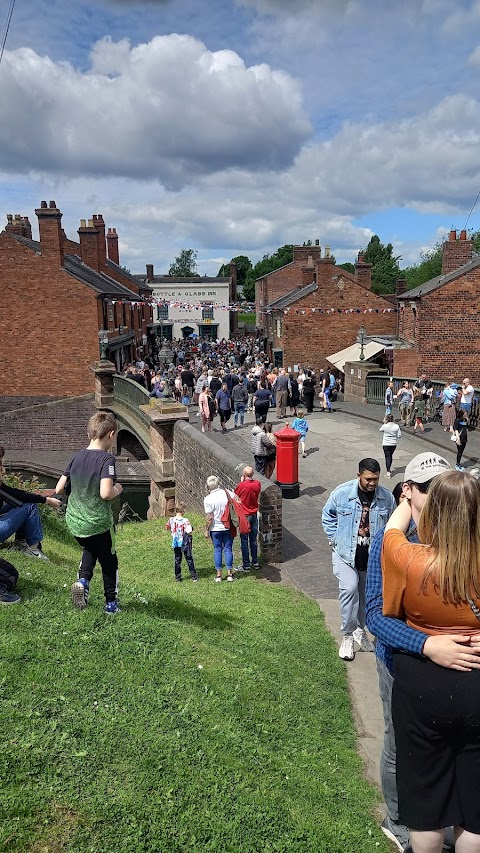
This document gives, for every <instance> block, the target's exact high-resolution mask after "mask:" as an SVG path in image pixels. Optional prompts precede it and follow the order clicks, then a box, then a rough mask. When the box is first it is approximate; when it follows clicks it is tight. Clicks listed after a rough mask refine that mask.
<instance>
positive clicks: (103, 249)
mask: <svg viewBox="0 0 480 853" xmlns="http://www.w3.org/2000/svg"><path fill="white" fill-rule="evenodd" d="M93 224H94V226H95V228H96V229H97V231H98V263H99V264H100V269H101V270H104V269H105V267H106V264H107V244H106V240H105V222H104V221H103V216H102V214H101V213H97V214H95V213H94V214H93Z"/></svg>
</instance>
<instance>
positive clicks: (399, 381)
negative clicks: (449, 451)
mask: <svg viewBox="0 0 480 853" xmlns="http://www.w3.org/2000/svg"><path fill="white" fill-rule="evenodd" d="M390 379H392V381H393V386H394V390H393V393H394V394H396V393H397V391H399V390H400V388H401V387H402V385H403V383H404V382H408V383H409V384H410V387H411V388H413V385H414V383H415V382H416V381H417V379H418V376H417V377H414V378H412V377H411V376H393V377H390V376H388V374H386V373H384V374H382V375H381V376H377V375H375V374H374V373H373V374H369V375H368V376H367V379H366V382H365V397H366V400H367V402H368V403H374V404H376V405H378V406H380V405H382V406H383V404H384V403H385V391H386V390H387V385H388V383H389V382H390ZM430 381H431V383H432V385H433V393H432V417H433V411H435V409H436V407H437V405H438V404H439V400H440V394H441V393H442V391H443V389H444V388H445V385H446V384H447V383H446V382H441V381H439V380H437V379H431V380H430ZM479 421H480V389H479V388H475V394H474V397H473V404H472V411H471V413H470V427H471V429H477V426H478V423H479Z"/></svg>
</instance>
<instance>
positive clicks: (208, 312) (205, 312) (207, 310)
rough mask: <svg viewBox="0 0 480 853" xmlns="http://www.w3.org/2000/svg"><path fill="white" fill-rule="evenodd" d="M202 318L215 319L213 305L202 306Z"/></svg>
mask: <svg viewBox="0 0 480 853" xmlns="http://www.w3.org/2000/svg"><path fill="white" fill-rule="evenodd" d="M202 320H213V306H212V305H210V306H204V307H203V308H202Z"/></svg>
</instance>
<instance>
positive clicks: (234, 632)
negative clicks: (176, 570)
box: [0, 514, 387, 853]
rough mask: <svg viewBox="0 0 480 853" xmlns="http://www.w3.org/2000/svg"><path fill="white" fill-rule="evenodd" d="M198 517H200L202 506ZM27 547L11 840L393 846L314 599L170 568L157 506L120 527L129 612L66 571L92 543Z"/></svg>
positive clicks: (60, 540)
mask: <svg viewBox="0 0 480 853" xmlns="http://www.w3.org/2000/svg"><path fill="white" fill-rule="evenodd" d="M197 528H198V529H200V526H199V524H197ZM45 551H46V552H47V553H48V554H49V555H50V557H51V563H49V564H47V563H41V562H40V561H35V560H32V559H28V558H25V557H17V556H15V558H14V562H15V564H16V565H17V568H18V569H19V571H20V575H21V580H20V585H19V591H20V593H21V595H22V603H21V604H19V605H16V606H12V607H3V608H0V636H1V640H0V643H1V652H0V655H1V669H0V689H1V696H0V698H1V702H0V726H1V732H2V750H1V759H0V775H1V779H2V794H1V797H0V849H1V850H5V851H9V853H11V851H22V853H58V851H78V853H80V851H81V853H89V851H93V853H107V851H115V853H135V851H139V853H158V851H175V853H176V851H202V853H203V851H206V853H209V851H211V853H219V851H228V853H230V851H231V853H237V852H238V851H242V853H254V851H262V853H263V851H272V853H273V851H285V853H286V851H289V853H298V852H299V851H300V852H301V851H312V853H314V851H315V853H317V852H318V851H320V853H363V851H368V850H378V851H386V850H387V846H386V842H385V841H384V839H383V836H382V834H381V832H380V831H379V830H378V827H377V822H376V820H375V818H374V817H373V816H372V815H373V814H374V810H375V807H376V804H377V802H378V798H377V795H376V793H375V791H374V790H373V789H372V787H370V786H369V785H368V784H367V783H366V782H365V781H364V780H363V776H362V766H361V762H360V759H359V757H358V755H357V753H356V750H355V735H354V728H353V724H352V719H351V714H350V707H349V699H348V690H347V684H346V677H345V670H344V665H343V664H342V663H341V662H340V661H339V659H338V656H337V653H336V648H335V645H334V642H333V640H332V639H331V637H330V635H329V634H328V633H327V631H326V630H325V628H324V623H323V618H322V614H321V612H320V611H319V609H318V607H317V606H316V605H315V604H314V603H313V602H311V601H309V600H308V599H306V598H305V597H304V596H302V595H300V594H298V593H296V592H295V591H293V590H291V589H288V588H285V587H282V586H280V585H276V584H270V583H262V582H261V581H259V580H256V579H255V578H249V577H245V576H243V577H241V578H239V579H238V580H237V581H236V582H235V583H233V584H227V583H222V584H215V583H214V581H213V574H214V573H213V571H212V554H211V544H210V543H209V542H207V541H206V540H205V539H204V538H203V536H201V535H200V534H197V535H196V536H195V539H194V555H195V558H196V562H197V566H198V569H199V574H200V576H201V580H200V582H199V583H198V584H193V583H191V581H190V580H189V579H187V580H185V581H184V583H182V584H175V583H174V581H173V561H172V551H171V548H170V542H169V537H168V536H167V534H166V532H165V531H164V525H163V523H162V522H146V523H145V524H142V525H134V524H132V525H127V526H125V527H124V529H123V530H121V531H120V532H119V534H118V551H119V558H120V571H121V604H122V612H121V613H120V614H118V615H116V616H107V615H105V614H104V613H103V611H102V607H103V597H102V585H101V576H100V574H99V573H98V574H97V575H96V577H95V578H94V580H93V583H92V587H91V595H90V602H89V607H88V609H87V610H86V611H84V612H80V611H77V610H74V609H73V608H72V606H71V604H70V600H69V587H70V584H71V582H72V580H73V579H74V577H75V569H76V567H77V565H78V559H79V553H80V552H79V549H78V547H77V545H76V543H74V542H73V541H72V540H70V539H69V537H68V535H67V534H66V533H65V531H64V526H63V521H62V520H60V519H57V518H54V517H52V515H51V514H50V515H49V517H48V519H47V538H46V541H45Z"/></svg>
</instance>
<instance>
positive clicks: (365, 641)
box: [353, 628, 375, 652]
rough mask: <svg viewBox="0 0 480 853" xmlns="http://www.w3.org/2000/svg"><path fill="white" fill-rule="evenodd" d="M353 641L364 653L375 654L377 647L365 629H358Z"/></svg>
mask: <svg viewBox="0 0 480 853" xmlns="http://www.w3.org/2000/svg"><path fill="white" fill-rule="evenodd" d="M353 639H354V640H355V642H356V644H357V646H360V648H361V650H362V652H374V651H375V646H374V644H373V643H372V641H371V639H370V637H369V636H368V634H367V632H366V631H365V629H364V628H356V629H355V631H354V632H353Z"/></svg>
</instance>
